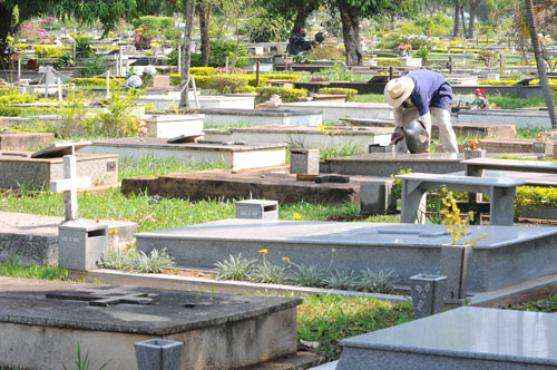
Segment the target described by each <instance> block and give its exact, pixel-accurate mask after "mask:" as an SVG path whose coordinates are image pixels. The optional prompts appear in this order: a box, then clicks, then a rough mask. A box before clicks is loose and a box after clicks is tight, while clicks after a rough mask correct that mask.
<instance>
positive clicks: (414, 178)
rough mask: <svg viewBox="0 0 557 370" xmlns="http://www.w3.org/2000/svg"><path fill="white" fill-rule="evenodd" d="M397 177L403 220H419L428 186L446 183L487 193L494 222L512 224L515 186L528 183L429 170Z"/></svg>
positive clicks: (407, 221) (456, 187) (453, 187)
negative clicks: (399, 180) (430, 171)
mask: <svg viewBox="0 0 557 370" xmlns="http://www.w3.org/2000/svg"><path fill="white" fill-rule="evenodd" d="M397 177H398V178H399V179H401V180H402V212H401V213H402V214H401V221H402V222H404V223H415V222H416V221H417V220H418V210H419V208H420V202H421V200H422V197H423V195H424V194H426V193H427V192H428V191H429V190H432V189H438V188H440V187H442V186H446V187H447V188H450V189H453V190H457V191H464V192H470V193H472V192H474V193H484V194H488V195H489V198H490V201H491V206H490V215H491V224H492V225H512V224H513V222H514V198H515V195H516V187H517V186H521V185H524V184H525V183H526V181H524V180H519V179H509V178H499V177H471V176H457V175H443V174H441V175H439V174H430V173H412V174H408V175H399V176H397Z"/></svg>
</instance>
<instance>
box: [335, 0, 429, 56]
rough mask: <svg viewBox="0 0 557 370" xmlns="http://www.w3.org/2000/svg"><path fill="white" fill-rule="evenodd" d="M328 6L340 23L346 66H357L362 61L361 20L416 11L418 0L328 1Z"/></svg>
mask: <svg viewBox="0 0 557 370" xmlns="http://www.w3.org/2000/svg"><path fill="white" fill-rule="evenodd" d="M330 1H332V2H331V3H330V6H332V7H336V8H337V9H338V10H339V13H340V19H341V22H342V36H343V39H344V53H345V56H346V65H348V66H357V65H361V64H362V61H363V56H362V46H361V45H362V44H361V39H360V23H361V20H362V19H363V18H372V17H377V16H380V15H391V16H393V17H394V15H396V14H399V13H400V14H402V13H407V12H408V10H410V9H416V7H417V6H418V5H419V4H420V3H421V1H420V0H397V1H388V0H330Z"/></svg>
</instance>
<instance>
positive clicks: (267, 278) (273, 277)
mask: <svg viewBox="0 0 557 370" xmlns="http://www.w3.org/2000/svg"><path fill="white" fill-rule="evenodd" d="M258 253H259V255H260V256H261V261H258V262H257V263H256V264H255V266H254V268H253V270H252V271H251V273H250V275H249V278H250V280H252V281H255V282H257V283H268V284H282V283H284V282H285V281H286V280H287V277H288V269H287V268H286V267H285V266H283V265H276V264H274V263H272V262H270V261H268V260H267V255H268V254H269V248H267V247H261V248H260V249H259V251H258Z"/></svg>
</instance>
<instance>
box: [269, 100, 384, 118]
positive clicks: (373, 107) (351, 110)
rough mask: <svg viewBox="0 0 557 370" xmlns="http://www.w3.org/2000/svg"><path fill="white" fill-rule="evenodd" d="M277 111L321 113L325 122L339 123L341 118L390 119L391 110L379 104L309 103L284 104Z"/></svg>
mask: <svg viewBox="0 0 557 370" xmlns="http://www.w3.org/2000/svg"><path fill="white" fill-rule="evenodd" d="M278 109H281V110H287V111H297V112H315V111H318V112H321V113H322V114H323V120H324V121H325V122H339V121H340V120H341V119H343V118H348V117H352V118H365V119H370V118H372V119H392V118H393V114H392V108H391V107H390V106H389V105H388V104H380V103H336V102H328V101H311V102H299V103H285V104H282V105H281V106H280V107H279V108H278Z"/></svg>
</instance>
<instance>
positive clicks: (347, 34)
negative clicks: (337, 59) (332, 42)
mask: <svg viewBox="0 0 557 370" xmlns="http://www.w3.org/2000/svg"><path fill="white" fill-rule="evenodd" d="M338 6H339V10H340V19H341V22H342V37H343V39H344V49H345V55H346V65H347V66H349V67H351V66H360V65H362V61H363V57H362V45H361V38H360V15H359V13H358V9H356V8H355V7H352V6H350V5H349V4H348V3H347V1H346V0H338Z"/></svg>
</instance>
